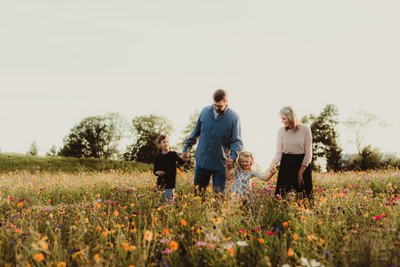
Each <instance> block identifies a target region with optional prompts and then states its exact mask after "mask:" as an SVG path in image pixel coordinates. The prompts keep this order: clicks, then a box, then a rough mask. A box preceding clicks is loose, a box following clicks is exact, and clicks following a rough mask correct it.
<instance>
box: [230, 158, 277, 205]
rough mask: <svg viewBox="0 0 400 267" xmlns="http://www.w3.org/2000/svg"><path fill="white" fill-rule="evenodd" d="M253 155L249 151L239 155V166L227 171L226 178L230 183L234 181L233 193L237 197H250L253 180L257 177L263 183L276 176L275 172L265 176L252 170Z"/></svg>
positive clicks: (270, 171)
mask: <svg viewBox="0 0 400 267" xmlns="http://www.w3.org/2000/svg"><path fill="white" fill-rule="evenodd" d="M252 166H253V154H252V153H250V152H248V151H242V152H240V154H239V158H238V166H237V167H236V168H235V169H227V171H226V177H227V179H228V181H230V180H232V179H234V182H233V187H232V192H233V193H234V194H235V195H240V196H242V197H248V195H249V194H250V190H251V179H252V177H256V178H258V179H260V180H262V181H265V182H266V181H268V180H269V179H271V177H272V176H273V175H274V173H275V172H274V171H273V170H269V171H267V172H266V174H265V175H264V176H263V175H261V174H260V173H258V172H256V171H253V170H252Z"/></svg>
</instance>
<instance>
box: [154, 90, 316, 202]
mask: <svg viewBox="0 0 400 267" xmlns="http://www.w3.org/2000/svg"><path fill="white" fill-rule="evenodd" d="M279 115H280V117H281V120H282V123H283V127H282V128H281V129H279V131H278V135H277V142H276V154H275V156H274V158H273V159H272V161H271V163H270V165H269V168H268V170H267V172H266V174H264V175H262V174H260V173H258V172H255V171H253V169H252V165H253V155H252V153H250V152H248V151H243V141H242V138H241V125H240V119H239V116H238V115H237V114H236V112H235V111H233V110H232V109H231V108H230V107H229V105H228V94H227V92H226V91H225V90H223V89H218V90H216V91H215V92H214V95H213V105H210V106H207V107H205V108H203V109H202V111H201V112H200V115H199V118H198V119H197V123H196V126H195V128H194V129H193V131H192V133H191V134H190V136H189V137H188V138H187V140H186V141H185V145H184V148H183V153H182V155H181V156H179V155H178V153H177V152H174V151H170V148H169V140H168V137H167V136H166V135H160V136H159V138H158V139H157V142H158V144H159V145H160V148H161V153H160V154H159V155H158V156H157V157H156V159H155V162H154V175H156V176H157V186H158V187H159V188H162V189H163V190H164V198H165V199H166V200H171V199H172V196H173V193H174V188H175V181H176V164H177V163H178V164H180V165H182V164H183V163H184V162H185V161H187V160H188V159H189V155H188V151H189V149H190V148H191V147H192V146H193V145H195V144H196V143H197V141H198V146H197V149H196V154H195V163H196V165H195V172H194V186H195V194H199V193H200V194H201V195H202V194H204V190H205V189H206V188H207V186H208V185H209V182H210V179H211V177H212V184H213V188H214V192H216V193H224V191H225V184H226V180H232V179H233V180H234V182H233V188H232V192H233V193H235V194H239V195H241V196H244V197H245V196H246V195H248V194H249V191H250V179H251V178H252V177H256V178H259V179H261V180H263V181H267V180H269V179H270V178H271V177H272V176H273V175H274V173H275V172H276V166H277V165H279V172H278V179H277V183H276V191H275V195H276V196H277V197H279V198H280V197H285V196H286V195H287V194H288V193H290V192H295V193H297V194H300V195H302V196H306V197H308V198H310V197H311V196H312V179H311V164H310V163H311V158H312V134H311V130H310V128H309V127H308V126H307V125H304V124H302V123H301V122H300V121H299V119H298V118H297V116H296V113H295V111H294V109H293V108H292V107H290V106H286V107H283V108H282V109H281V110H280V112H279ZM235 165H236V168H234V166H235Z"/></svg>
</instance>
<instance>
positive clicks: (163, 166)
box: [153, 151, 185, 189]
mask: <svg viewBox="0 0 400 267" xmlns="http://www.w3.org/2000/svg"><path fill="white" fill-rule="evenodd" d="M177 162H178V163H179V165H183V164H184V163H185V161H184V160H183V159H181V158H180V157H179V155H178V153H176V152H175V151H169V152H168V153H166V154H163V153H160V154H159V155H158V156H157V157H156V159H155V161H154V171H153V173H154V175H156V171H164V172H165V174H164V175H163V176H157V175H156V176H157V187H162V188H165V189H172V188H175V182H176V163H177Z"/></svg>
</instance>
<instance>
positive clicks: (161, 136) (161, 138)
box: [157, 134, 167, 144]
mask: <svg viewBox="0 0 400 267" xmlns="http://www.w3.org/2000/svg"><path fill="white" fill-rule="evenodd" d="M166 138H167V135H165V134H160V136H159V137H157V144H160V143H161V141H162V140H164V139H166Z"/></svg>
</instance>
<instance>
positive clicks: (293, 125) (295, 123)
mask: <svg viewBox="0 0 400 267" xmlns="http://www.w3.org/2000/svg"><path fill="white" fill-rule="evenodd" d="M279 115H281V116H285V117H286V118H288V119H289V129H293V130H295V131H297V130H298V129H300V124H301V122H300V120H299V119H298V118H297V115H296V111H295V110H294V108H293V107H292V106H286V107H283V108H282V109H281V110H280V111H279Z"/></svg>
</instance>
